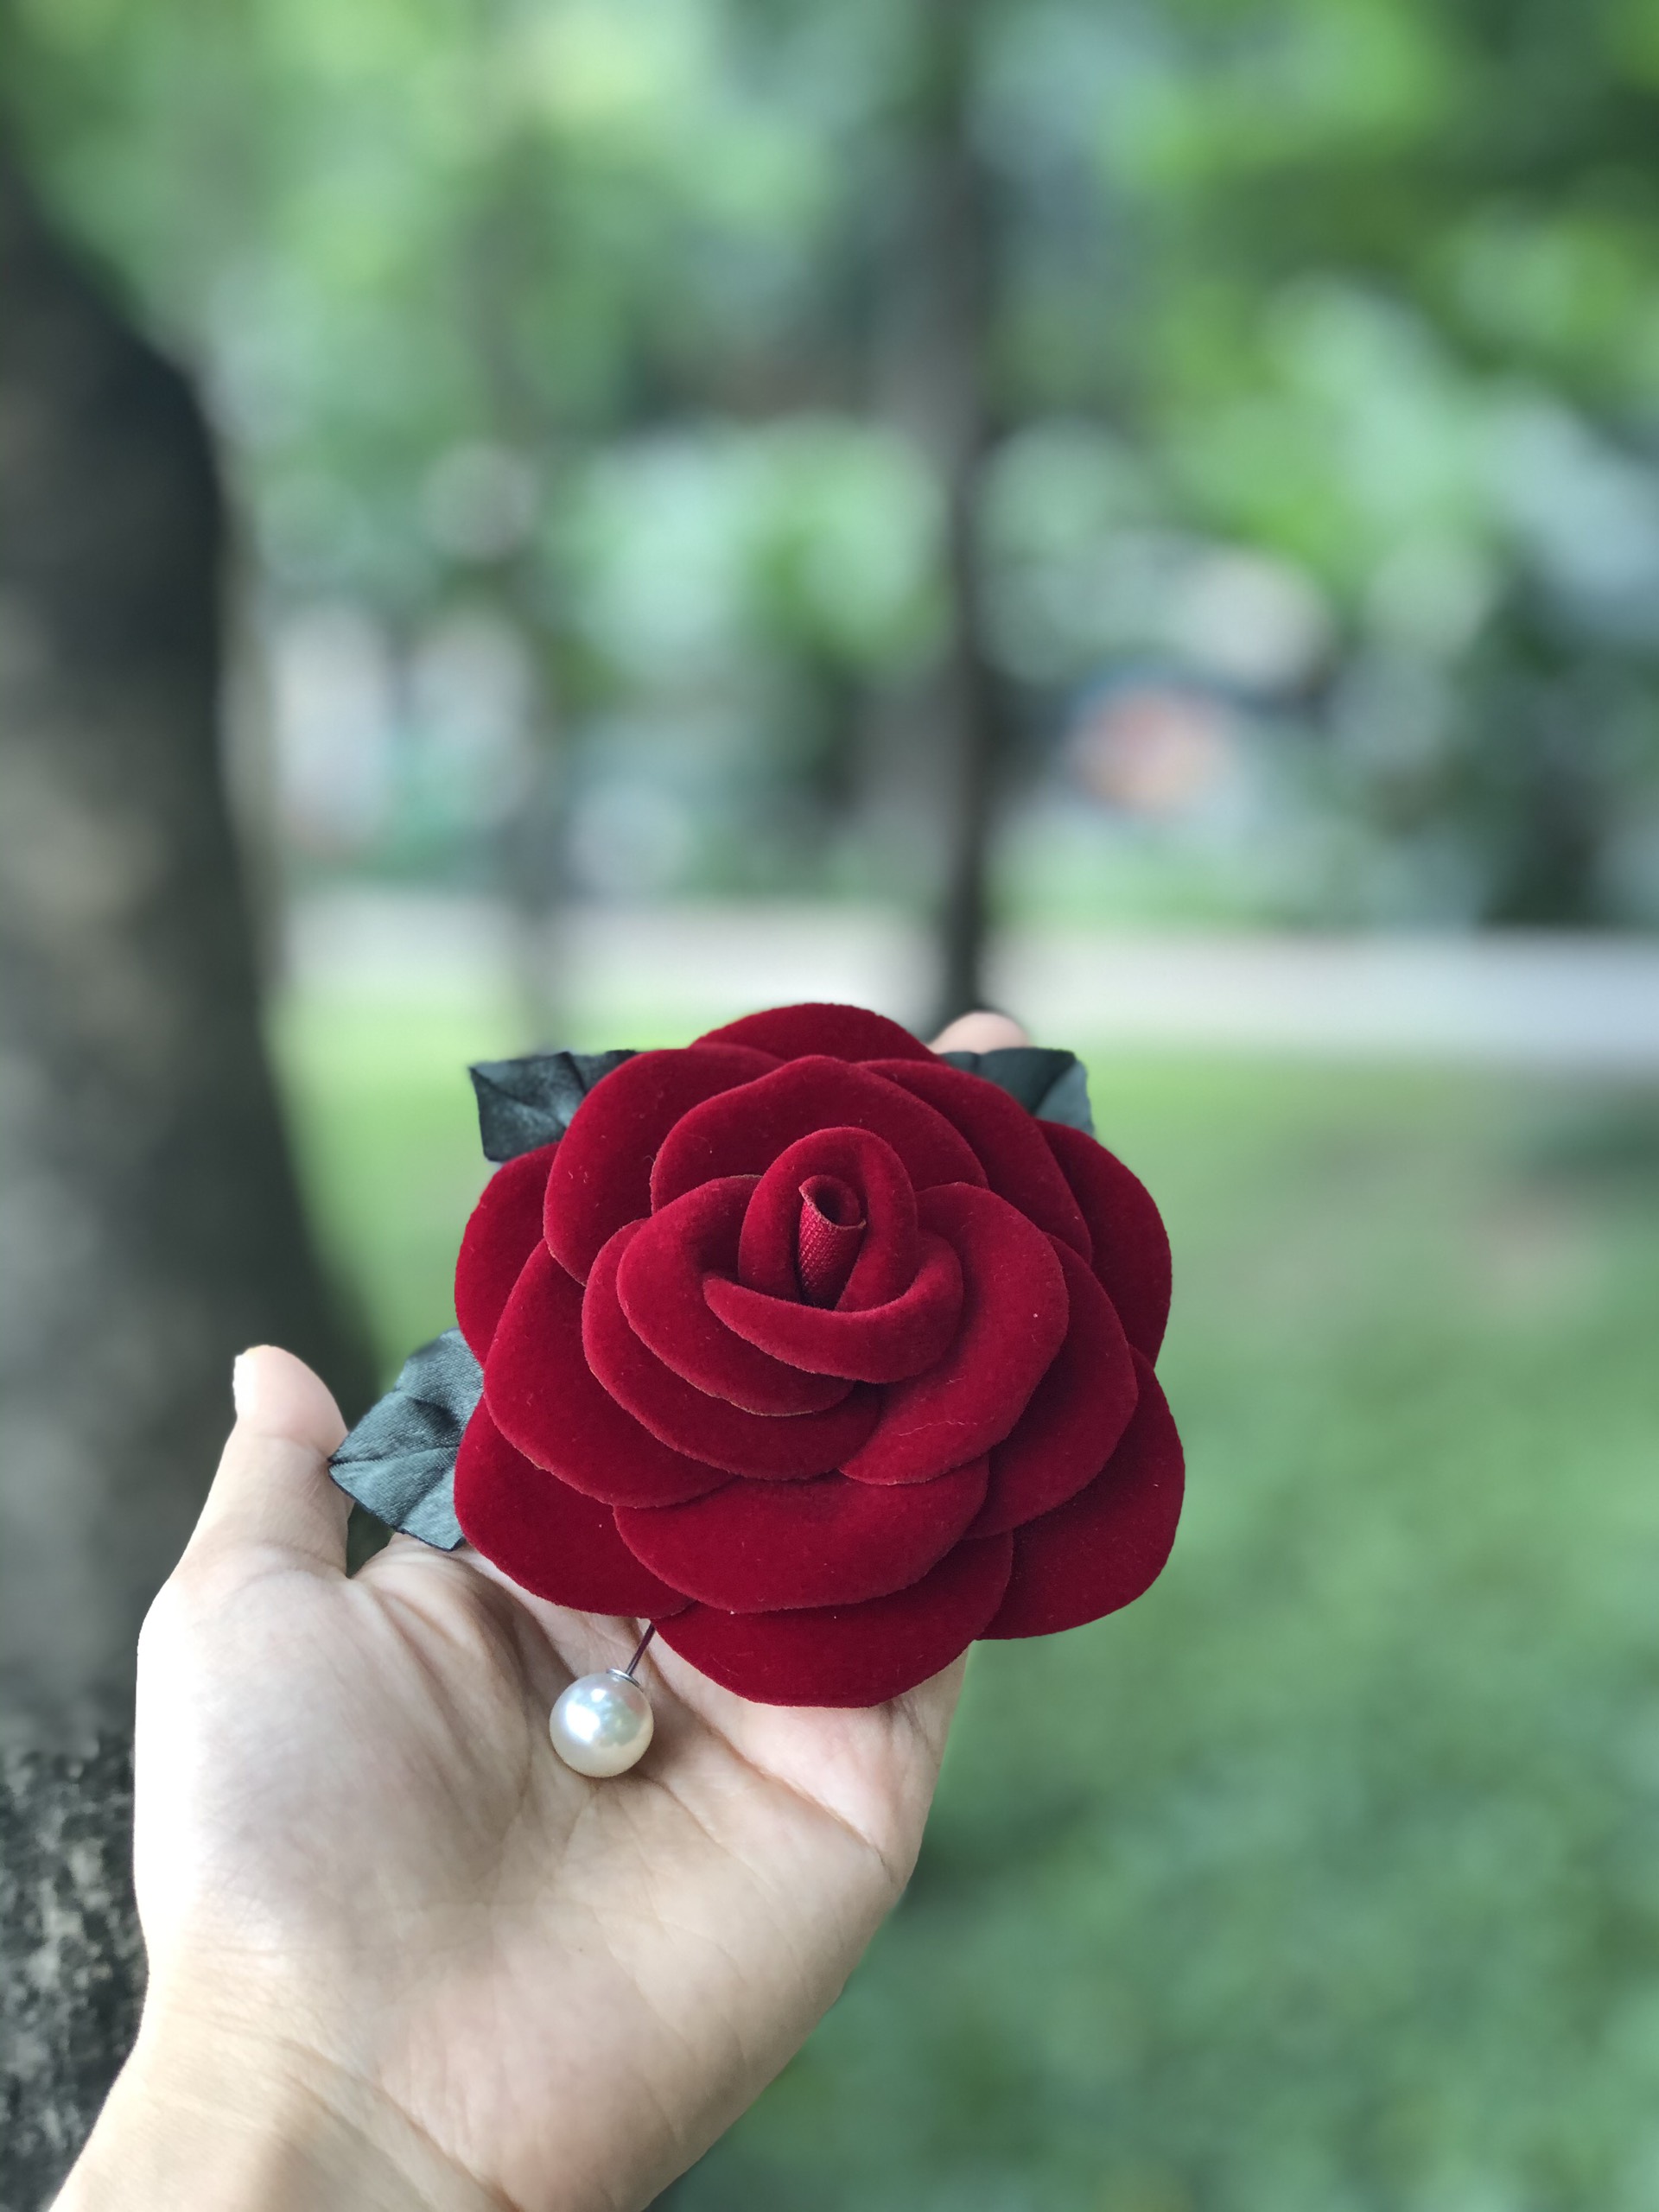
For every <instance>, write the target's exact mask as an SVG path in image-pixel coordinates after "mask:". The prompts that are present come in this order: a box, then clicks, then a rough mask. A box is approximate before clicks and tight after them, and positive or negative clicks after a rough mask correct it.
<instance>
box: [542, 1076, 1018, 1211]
mask: <svg viewBox="0 0 1659 2212" xmlns="http://www.w3.org/2000/svg"><path fill="white" fill-rule="evenodd" d="M625 1065H632V1062H627V1063H625ZM620 1072H621V1070H620V1069H619V1070H618V1073H619V1074H620ZM612 1080H613V1077H608V1076H607V1077H606V1081H607V1082H610V1081H612ZM595 1096H597V1093H595ZM586 1110H587V1109H586V1108H585V1107H584V1108H583V1109H582V1111H583V1112H586ZM581 1118H582V1116H581V1115H580V1114H578V1116H577V1117H576V1119H577V1121H578V1122H579V1121H580V1120H581ZM571 1127H572V1130H573V1132H574V1129H575V1123H574V1122H573V1123H572V1125H571ZM836 1128H855V1129H872V1130H874V1133H875V1135H877V1136H879V1137H881V1138H884V1139H885V1140H886V1141H887V1143H888V1144H890V1145H891V1146H892V1147H893V1150H894V1151H895V1152H896V1153H897V1154H898V1155H899V1159H900V1160H902V1161H903V1162H904V1164H905V1170H906V1173H907V1174H908V1175H909V1177H910V1179H911V1181H912V1184H914V1185H915V1187H916V1188H917V1189H918V1191H921V1190H925V1189H926V1188H927V1187H928V1186H929V1185H931V1184H934V1183H979V1184H982V1183H983V1182H984V1180H985V1170H984V1169H983V1168H982V1166H980V1164H979V1162H978V1160H976V1159H975V1157H974V1154H973V1153H972V1151H971V1149H970V1148H969V1144H968V1141H967V1139H966V1138H965V1137H963V1136H962V1135H960V1134H959V1133H958V1132H957V1130H956V1129H954V1128H952V1127H951V1125H950V1122H947V1121H946V1120H945V1118H944V1115H943V1114H938V1113H936V1112H935V1111H934V1109H932V1107H931V1106H927V1105H924V1103H922V1101H921V1100H920V1099H919V1098H912V1096H911V1095H910V1093H909V1092H908V1091H907V1090H900V1089H899V1086H898V1084H896V1083H889V1082H888V1081H887V1077H885V1076H879V1075H868V1074H866V1072H865V1071H864V1070H863V1069H862V1068H859V1067H852V1066H849V1064H848V1063H847V1062H846V1061H845V1060H836V1059H826V1058H821V1057H820V1058H812V1059H804V1060H791V1061H790V1062H789V1063H788V1064H787V1065H785V1066H784V1067H781V1068H779V1069H777V1070H775V1071H773V1073H772V1074H771V1075H763V1076H760V1077H757V1078H756V1079H755V1081H754V1082H753V1083H746V1084H744V1085H743V1087H742V1089H741V1090H735V1091H728V1092H727V1093H725V1094H724V1095H723V1096H720V1097H717V1098H710V1099H709V1100H708V1101H707V1102H706V1103H704V1104H702V1105H701V1106H694V1107H693V1108H692V1109H691V1110H690V1113H689V1114H687V1115H686V1116H684V1118H683V1120H681V1121H680V1122H677V1124H676V1125H675V1127H674V1128H673V1129H672V1130H671V1132H670V1134H669V1135H667V1136H666V1137H664V1140H663V1146H662V1149H661V1151H660V1152H659V1153H658V1154H657V1164H656V1166H654V1167H653V1168H652V1171H651V1203H652V1206H653V1207H657V1206H665V1205H668V1204H669V1203H670V1201H671V1200H672V1199H674V1198H683V1196H684V1195H685V1193H686V1192H688V1191H694V1190H696V1186H697V1185H698V1184H699V1183H709V1182H712V1181H713V1179H715V1176H716V1175H758V1174H760V1173H763V1172H764V1171H765V1170H766V1168H768V1167H770V1166H771V1165H772V1161H773V1160H776V1159H777V1157H778V1155H779V1153H780V1152H782V1151H783V1150H784V1149H785V1147H786V1146H789V1145H791V1144H794V1143H795V1142H796V1141H798V1139H799V1138H801V1137H804V1136H807V1135H810V1134H812V1133H813V1132H814V1131H815V1130H819V1129H836ZM569 1141H570V1139H569V1137H566V1139H565V1143H566V1144H569ZM555 1172H557V1171H556V1170H555ZM829 1172H832V1173H838V1172H839V1171H837V1170H831V1171H829Z"/></svg>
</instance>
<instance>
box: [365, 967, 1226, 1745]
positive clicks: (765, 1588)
mask: <svg viewBox="0 0 1659 2212" xmlns="http://www.w3.org/2000/svg"><path fill="white" fill-rule="evenodd" d="M474 1081H475V1083H476V1084H477V1086H478V1090H479V1096H480V1118H481V1121H482V1122H483V1127H484V1135H485V1145H486V1152H487V1153H488V1154H489V1155H490V1156H491V1157H492V1158H493V1159H496V1160H501V1161H503V1162H504V1164H503V1165H502V1166H500V1167H499V1169H498V1171H497V1173H496V1174H495V1175H494V1176H493V1179H492V1180H491V1181H490V1183H489V1184H488V1185H487V1186H486V1189H485V1192H484V1195H483V1197H482V1198H480V1201H479V1204H478V1207H477V1210H476V1211H475V1212H474V1215H473V1217H472V1219H471V1220H470V1222H469V1223H468V1224H467V1230H466V1233H465V1236H463V1238H462V1240H461V1255H460V1261H459V1264H458V1266H457V1268H456V1273H455V1313H456V1318H457V1319H458V1321H459V1324H460V1328H459V1331H458V1332H455V1331H451V1332H448V1334H447V1335H446V1336H444V1337H442V1338H439V1339H438V1340H437V1342H436V1343H435V1344H432V1345H429V1346H427V1347H425V1348H424V1350H423V1351H421V1352H418V1353H416V1355H415V1357H413V1358H412V1359H411V1360H410V1362H409V1363H408V1365H407V1366H406V1367H405V1369H404V1373H403V1375H402V1376H400V1377H399V1380H398V1384H397V1389H395V1390H393V1391H392V1392H391V1394H390V1395H389V1396H388V1397H386V1398H385V1399H383V1400H382V1401H381V1402H380V1403H379V1405H378V1406H377V1407H376V1408H374V1409H373V1410H372V1412H371V1413H370V1414H368V1415H367V1416H366V1417H365V1420H364V1421H362V1422H361V1423H359V1427H357V1428H356V1429H355V1430H354V1431H353V1434H352V1435H351V1436H350V1437H349V1438H348V1439H347V1440H346V1443H345V1444H344V1445H343V1446H341V1448H340V1452H339V1453H338V1454H337V1455H336V1459H335V1463H334V1471H335V1475H336V1478H337V1479H338V1480H339V1481H340V1483H341V1484H342V1485H343V1486H344V1487H345V1488H346V1489H347V1490H348V1491H351V1492H352V1494H353V1496H354V1497H357V1498H359V1500H360V1501H361V1502H363V1503H365V1504H366V1505H367V1506H368V1507H369V1508H370V1509H371V1510H373V1511H374V1512H376V1513H377V1514H378V1515H379V1516H381V1517H382V1518H383V1519H385V1520H388V1521H390V1522H392V1523H393V1525H395V1526H397V1527H400V1528H404V1529H409V1530H410V1531H411V1533H413V1534H414V1535H418V1536H422V1537H423V1538H424V1539H425V1540H426V1541H429V1542H436V1543H441V1544H444V1545H448V1546H454V1544H456V1543H459V1542H460V1541H461V1540H462V1538H463V1537H464V1538H465V1539H466V1540H467V1541H470V1542H471V1543H472V1544H474V1546H475V1547H476V1548H477V1549H478V1550H479V1551H480V1552H482V1553H483V1554H485V1555H486V1557H487V1558H489V1559H491V1560H493V1561H494V1562H495V1564H496V1565H497V1566H498V1567H500V1568H501V1569H502V1570H503V1571H504V1572H505V1573H506V1574H508V1575H509V1576H510V1577H511V1578H512V1580H513V1581H515V1582H516V1583H518V1584H519V1585H520V1586H522V1587H523V1588H524V1589H525V1590H527V1591H531V1592H534V1593H535V1594H536V1595H537V1596H538V1597H542V1598H545V1599H551V1600H552V1601H553V1602H555V1603H556V1604H558V1605H570V1606H575V1607H578V1608H580V1609H581V1610H582V1611H590V1612H603V1613H614V1614H623V1615H626V1616H629V1617H631V1618H639V1619H644V1620H647V1621H650V1622H652V1623H654V1624H655V1625H656V1628H657V1631H658V1635H659V1636H660V1637H662V1639H663V1641H664V1643H668V1644H669V1645H671V1647H672V1649H674V1650H676V1651H677V1652H679V1653H680V1654H682V1655H683V1657H685V1658H686V1659H688V1660H690V1662H692V1663H693V1664H694V1665H695V1666H696V1667H698V1668H700V1669H702V1672H703V1673H704V1674H706V1675H709V1676H711V1677H712V1678H713V1679H714V1680H715V1681H717V1682H720V1683H723V1684H724V1685H725V1686H726V1687H727V1688H730V1689H733V1690H736V1691H739V1692H741V1694H743V1695H744V1696H746V1697H749V1698H753V1699H757V1700H761V1701H762V1702H765V1703H769V1704H776V1705H841V1706H861V1705H874V1704H877V1703H879V1702H880V1701H881V1700H885V1699H887V1698H891V1697H893V1696H896V1695H897V1694H899V1692H901V1691H904V1690H906V1689H909V1688H912V1686H913V1685H914V1684H916V1683H918V1682H920V1681H924V1680H925V1678H926V1677H927V1676H928V1675H932V1674H934V1673H936V1672H937V1671H938V1669H940V1668H942V1667H944V1666H945V1665H946V1664H947V1663H948V1662H950V1660H951V1659H953V1658H955V1657H956V1656H957V1654H958V1653H959V1652H960V1651H962V1650H963V1649H964V1648H965V1647H966V1646H967V1645H968V1644H969V1643H971V1642H973V1641H974V1639H975V1638H976V1637H1024V1636H1045V1635H1047V1634H1049V1633H1051V1632H1052V1631H1053V1630H1058V1629H1066V1628H1073V1627H1076V1626H1077V1625H1078V1624H1080V1623H1082V1622H1084V1621H1090V1620H1094V1619H1096V1618H1098V1617H1099V1616H1100V1615H1101V1614H1103V1613H1108V1612H1111V1611H1114V1610H1115V1609H1116V1607H1118V1606H1121V1605H1128V1603H1129V1602H1130V1601H1131V1600H1132V1599H1135V1598H1137V1597H1139V1596H1140V1595H1141V1592H1142V1591H1144V1590H1145V1589H1146V1588H1147V1586H1148V1585H1149V1584H1150V1583H1151V1582H1152V1581H1153V1580H1154V1579H1155V1577H1156V1576H1157V1574H1158V1573H1159V1572H1160V1569H1161V1567H1163V1564H1164V1561H1165V1560H1166V1558H1167V1556H1168V1554H1169V1549H1170V1546H1171V1543H1172V1542H1173V1538H1174V1534H1175V1524H1176V1521H1177V1518H1178V1516H1179V1511H1180V1504H1181V1491H1182V1461H1181V1447H1180V1443H1179V1438H1178V1437H1177V1435H1176V1432H1175V1426H1174V1423H1173V1420H1172V1419H1171V1417H1170V1413H1169V1408H1168V1406H1167V1404H1166V1402H1165V1398H1164V1395H1163V1392H1162V1390H1161V1389H1160V1388H1159V1385H1158V1383H1157V1380H1156V1378H1155V1376H1154V1373H1153V1361H1154V1358H1155V1357H1156V1356H1157V1352H1158V1347H1159V1344H1160V1340H1161V1338H1162V1335H1163V1330H1164V1322H1165V1318H1166V1313H1167V1310H1168V1303H1169V1245H1168V1241H1167V1239H1166V1236H1165V1234H1164V1230H1163V1224H1162V1223H1161V1222H1160V1218H1159V1215H1158V1211H1157V1208H1156V1207H1155V1206H1154V1204H1153V1202H1152V1199H1151V1198H1149V1197H1148V1195H1147V1192H1146V1191H1145V1189H1144V1188H1143V1187H1142V1185H1141V1184H1140V1183H1139V1182H1138V1181H1137V1180H1136V1179H1135V1176H1133V1175H1132V1174H1131V1173H1129V1171H1128V1168H1126V1167H1125V1166H1122V1164H1121V1162H1120V1161H1118V1160H1116V1159H1115V1158H1114V1157H1113V1155H1112V1154H1110V1153H1109V1152H1108V1151H1106V1150H1105V1149H1104V1147H1103V1146H1101V1145H1100V1144H1098V1143H1096V1141H1095V1139H1094V1137H1093V1135H1091V1134H1090V1133H1089V1119H1088V1108H1087V1101H1086V1096H1085V1094H1084V1085H1083V1071H1082V1069H1081V1067H1080V1066H1079V1065H1078V1064H1077V1062H1076V1060H1075V1059H1074V1058H1073V1057H1072V1056H1071V1054H1070V1053H1062V1052H1042V1051H1037V1050H1035V1049H1032V1048H1023V1047H1022V1048H1020V1049H1018V1050H1014V1051H1008V1052H988V1053H984V1054H977V1055H976V1054H972V1053H946V1054H938V1053H935V1052H931V1051H929V1050H928V1048H927V1047H926V1046H924V1045H921V1044H918V1042H917V1040H916V1039H914V1038H913V1037H912V1036H911V1035H910V1034H909V1033H908V1032H907V1031H906V1030H903V1029H901V1028H899V1027H898V1026H897V1025H896V1024H895V1023H893V1022H891V1021H888V1020H884V1019H883V1018H882V1017H880V1015H877V1014H867V1013H863V1012H861V1011H860V1010H859V1009H857V1008H855V1007H834V1006H797V1007H780V1008H778V1009H777V1010H775V1011H773V1012H772V1013H768V1014H754V1015H752V1016H750V1017H748V1018H747V1020H741V1021H735V1022H733V1023H731V1024H729V1025H728V1027H725V1028H722V1029H716V1030H713V1031H711V1032H710V1033H709V1034H708V1035H707V1036H704V1037H701V1038H699V1039H697V1041H696V1043H695V1044H693V1045H690V1046H686V1047H684V1048H683V1050H680V1051H671V1052H639V1053H632V1054H630V1053H622V1052H613V1053H606V1054H602V1055H597V1056H583V1055H579V1054H574V1053H552V1054H546V1055H542V1056H539V1057H537V1058H532V1059H526V1060H519V1061H509V1062H499V1063H494V1064H491V1065H486V1066H483V1067H480V1068H479V1069H475V1070H474Z"/></svg>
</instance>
